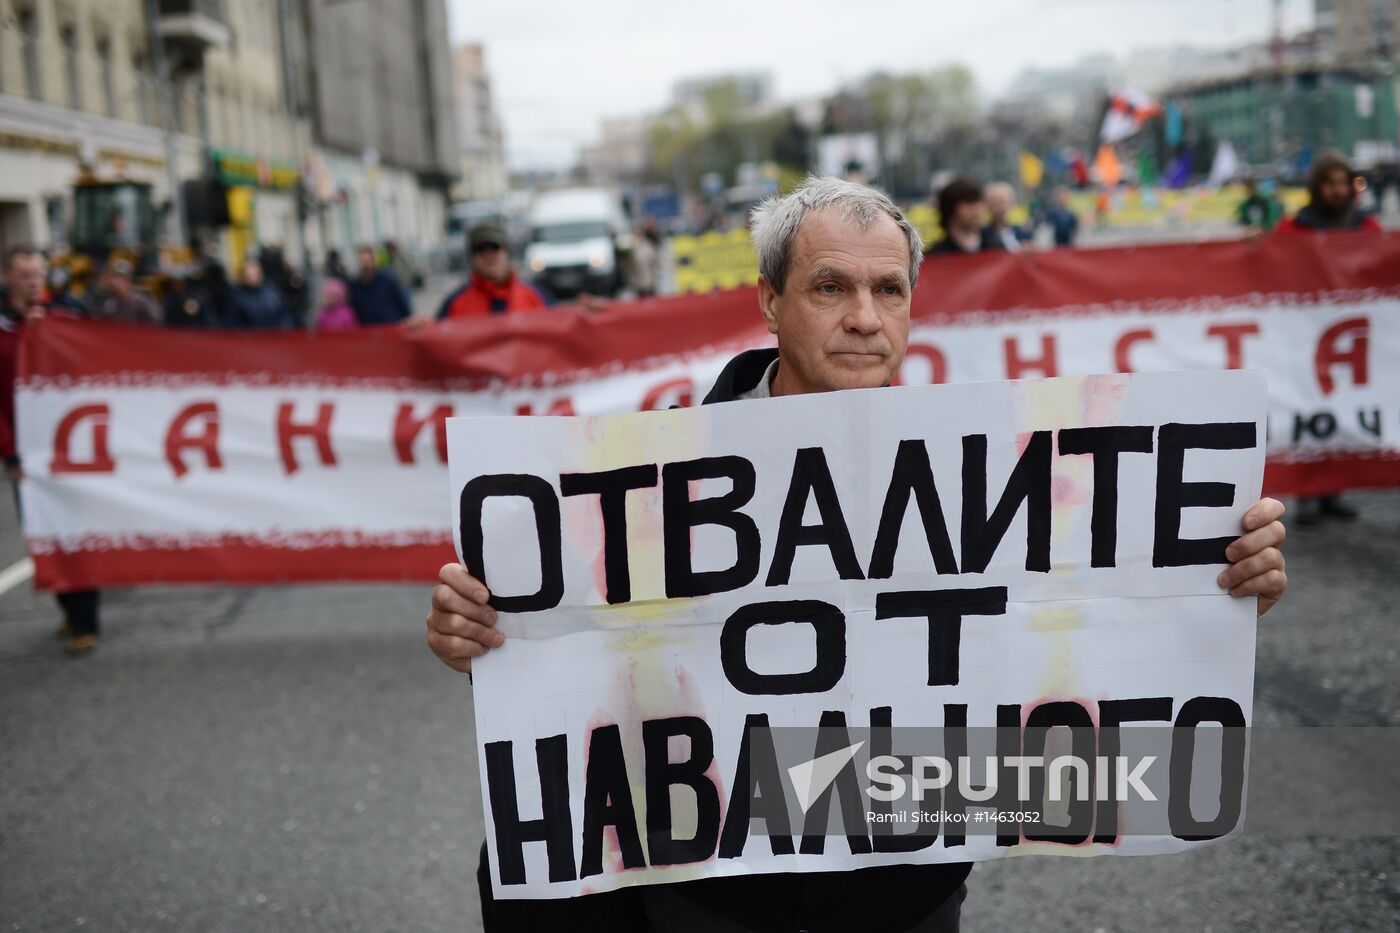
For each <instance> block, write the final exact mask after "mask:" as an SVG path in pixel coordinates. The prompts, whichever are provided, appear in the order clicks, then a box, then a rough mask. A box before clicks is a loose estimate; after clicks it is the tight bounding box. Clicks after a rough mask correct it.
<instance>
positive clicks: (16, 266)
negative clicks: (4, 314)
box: [5, 253, 44, 309]
mask: <svg viewBox="0 0 1400 933" xmlns="http://www.w3.org/2000/svg"><path fill="white" fill-rule="evenodd" d="M5 290H6V291H8V292H9V293H10V300H11V301H13V302H14V304H15V306H16V307H18V308H21V309H23V308H31V307H33V306H35V305H37V304H39V303H40V302H41V301H42V300H43V298H44V260H43V258H42V257H40V256H38V255H35V254H33V253H21V254H19V255H17V256H15V257H14V258H13V259H11V260H10V265H9V268H7V269H6V270H5Z"/></svg>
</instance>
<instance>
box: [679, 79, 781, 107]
mask: <svg viewBox="0 0 1400 933" xmlns="http://www.w3.org/2000/svg"><path fill="white" fill-rule="evenodd" d="M716 92H724V93H732V94H733V95H734V102H735V103H736V104H737V105H738V107H739V109H740V110H743V111H747V112H750V113H761V112H763V111H765V110H767V109H768V108H770V107H772V106H774V95H773V75H772V74H770V73H769V72H766V71H740V72H734V73H732V74H719V75H705V76H702V77H694V78H682V79H681V80H679V81H677V82H676V83H675V84H673V85H672V86H671V101H672V103H673V104H674V105H675V106H677V107H679V108H681V109H682V110H684V111H685V112H687V113H688V114H690V115H691V117H692V118H698V117H700V116H702V115H703V114H704V113H705V109H706V106H707V104H708V101H709V98H710V96H711V95H713V94H715V93H716Z"/></svg>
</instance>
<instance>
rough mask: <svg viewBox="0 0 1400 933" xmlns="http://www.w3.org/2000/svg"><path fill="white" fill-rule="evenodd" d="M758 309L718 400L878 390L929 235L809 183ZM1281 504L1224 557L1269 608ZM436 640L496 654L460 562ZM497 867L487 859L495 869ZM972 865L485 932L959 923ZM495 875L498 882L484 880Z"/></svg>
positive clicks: (778, 241) (1241, 590) (771, 242)
mask: <svg viewBox="0 0 1400 933" xmlns="http://www.w3.org/2000/svg"><path fill="white" fill-rule="evenodd" d="M753 221H754V222H753V238H754V243H755V246H756V247H757V249H758V262H759V272H760V275H761V278H760V280H759V284H758V299H759V308H760V310H761V311H762V313H763V319H764V321H765V322H767V324H768V329H769V331H771V332H772V333H773V335H774V336H776V337H777V339H778V346H777V348H776V349H767V350H749V351H746V352H744V353H741V354H739V356H737V357H735V358H734V359H733V360H731V361H730V362H729V364H728V365H727V366H726V367H725V368H724V371H723V372H722V373H721V374H720V377H719V379H718V381H717V382H716V383H715V387H714V389H713V390H712V391H711V392H710V394H709V395H708V396H707V397H706V398H705V404H711V403H714V402H732V401H738V400H742V399H752V398H766V397H769V396H779V395H796V394H799V393H807V392H832V391H838V390H842V389H874V388H879V387H881V386H886V385H889V384H890V382H891V381H892V380H893V379H894V377H895V374H896V373H898V372H899V367H900V363H901V362H903V360H904V351H905V348H906V346H907V345H908V342H909V308H910V301H911V296H912V294H913V291H914V285H915V283H916V282H917V281H918V277H919V262H920V259H921V257H922V254H923V244H922V243H921V242H920V240H919V235H918V233H917V232H915V230H914V229H913V228H912V227H911V226H910V225H909V222H908V220H906V219H905V218H904V215H903V214H901V213H900V211H899V209H898V208H897V207H895V205H894V204H893V202H891V201H890V200H889V198H887V197H885V196H884V195H883V194H880V193H879V192H877V191H874V190H873V189H870V188H866V187H863V186H861V185H855V184H851V183H849V182H844V181H838V180H836V179H833V178H811V179H808V180H807V182H806V183H805V184H803V185H802V186H801V187H800V188H798V189H797V190H795V191H793V192H792V193H791V194H788V195H786V196H784V197H780V198H774V199H771V200H769V201H766V202H764V203H763V204H762V205H760V206H759V207H758V209H757V210H755V211H754V218H753ZM1282 516H1283V506H1282V505H1281V504H1280V503H1279V502H1277V501H1275V500H1273V499H1264V500H1262V501H1261V502H1259V503H1257V504H1256V505H1255V506H1254V507H1253V508H1251V509H1250V510H1249V511H1248V512H1247V513H1246V515H1245V517H1244V526H1245V529H1246V530H1247V532H1248V533H1247V534H1245V535H1244V536H1243V537H1241V538H1239V539H1238V540H1236V541H1235V542H1234V543H1233V544H1232V545H1231V546H1230V548H1229V549H1228V550H1227V554H1228V555H1229V557H1230V559H1231V560H1232V561H1233V564H1232V566H1231V567H1230V569H1229V570H1227V571H1225V572H1224V573H1223V574H1221V577H1220V585H1221V586H1222V587H1225V588H1228V589H1229V591H1230V593H1231V594H1233V595H1235V596H1255V597H1257V599H1258V608H1259V612H1261V613H1262V612H1264V611H1266V610H1267V609H1269V608H1270V607H1271V606H1273V604H1274V603H1276V602H1277V601H1278V600H1279V598H1280V597H1281V596H1282V595H1283V590H1284V587H1285V586H1286V585H1287V580H1286V578H1285V577H1284V573H1283V556H1282V554H1281V553H1280V552H1279V550H1278V545H1279V544H1281V543H1282V542H1283V535H1284V532H1283V525H1282V524H1281V523H1280V521H1279V519H1280V518H1282ZM439 579H440V580H441V581H442V582H441V584H440V585H439V586H437V587H436V588H435V589H434V590H433V594H432V610H431V611H430V612H429V614H428V645H429V647H430V648H432V650H433V653H435V654H436V655H437V656H438V657H439V658H441V659H442V660H443V662H445V663H446V664H447V665H448V666H450V667H452V668H453V669H455V670H459V671H470V670H471V662H472V659H473V658H477V657H480V656H481V655H483V654H485V653H486V652H487V651H488V650H490V649H491V648H496V647H499V646H500V645H501V644H502V642H503V641H504V638H503V636H502V635H501V633H500V632H498V631H497V630H496V628H495V622H496V614H495V610H494V609H492V608H491V607H490V606H489V605H488V604H487V599H488V593H487V589H486V586H485V584H483V583H481V582H480V581H478V580H476V579H474V578H473V577H471V576H470V575H469V574H468V573H467V571H466V569H465V568H463V567H462V566H461V565H460V564H448V565H447V566H445V567H443V568H442V571H441V573H440V575H439ZM483 868H484V864H483ZM969 869H970V866H968V865H966V864H951V865H895V866H885V867H878V868H866V869H862V870H860V871H851V872H812V873H792V874H769V875H753V876H739V877H731V878H709V879H704V880H698V881H689V882H684V883H677V884H665V885H652V886H649V887H641V888H631V889H625V890H622V891H617V892H612V893H608V894H599V895H591V896H589V897H583V898H578V899H576V900H573V901H562V902H560V901H552V902H551V901H510V902H492V901H491V898H490V885H489V883H484V884H483V891H482V899H483V914H484V915H485V918H486V921H487V929H488V930H495V929H552V928H559V929H564V928H570V929H609V930H638V931H641V930H647V931H692V930H693V931H702V930H703V931H707V933H725V931H732V933H745V931H770V930H771V931H778V930H783V931H795V930H808V931H812V933H816V931H823V930H830V931H845V930H867V931H889V933H894V931H919V933H935V931H937V933H945V931H956V930H957V929H958V924H959V914H960V911H961V905H962V899H963V897H964V896H965V893H966V888H964V886H963V881H964V880H965V879H966V877H967V874H968V871H969ZM482 877H483V879H484V878H485V877H486V876H485V875H484V874H483V875H482Z"/></svg>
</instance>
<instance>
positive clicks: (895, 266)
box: [788, 207, 909, 284]
mask: <svg viewBox="0 0 1400 933" xmlns="http://www.w3.org/2000/svg"><path fill="white" fill-rule="evenodd" d="M885 238H887V239H888V243H883V244H882V243H880V242H879V240H881V239H885ZM885 247H888V248H889V249H888V255H881V253H882V252H883V251H884V250H885ZM868 266H876V267H883V266H888V267H889V268H888V269H886V268H878V269H877V270H876V271H877V273H878V275H879V277H880V278H881V279H884V278H887V277H888V276H889V275H891V274H895V273H897V274H898V275H899V278H900V280H901V281H903V282H904V283H906V284H907V283H908V281H909V274H908V266H909V241H908V240H907V239H906V238H905V237H904V234H903V232H902V231H901V230H900V229H899V224H897V223H895V221H894V219H893V218H890V217H886V216H881V217H877V218H876V219H875V220H874V221H872V222H871V223H870V224H868V225H866V226H861V225H860V223H859V222H858V221H857V220H856V218H854V217H850V216H848V215H846V213H845V212H843V211H841V210H840V209H838V208H834V207H828V208H825V209H824V210H821V211H816V212H814V213H812V214H811V215H809V216H808V217H807V218H806V219H805V220H803V222H802V225H801V226H800V227H798V228H797V235H796V236H795V237H794V238H793V251H792V258H791V260H790V266H789V270H788V272H789V275H792V274H796V275H798V276H800V277H802V278H814V279H819V278H827V277H832V278H835V277H845V278H851V277H853V276H856V275H859V276H860V277H862V278H864V277H865V269H866V267H868ZM803 267H806V268H805V269H804V268H803Z"/></svg>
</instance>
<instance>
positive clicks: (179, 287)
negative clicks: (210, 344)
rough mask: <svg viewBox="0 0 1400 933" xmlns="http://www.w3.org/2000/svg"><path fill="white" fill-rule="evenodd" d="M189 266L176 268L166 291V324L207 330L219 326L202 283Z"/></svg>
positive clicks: (167, 325)
mask: <svg viewBox="0 0 1400 933" xmlns="http://www.w3.org/2000/svg"><path fill="white" fill-rule="evenodd" d="M190 273H191V270H190V269H187V268H179V269H176V270H175V272H174V273H173V274H172V275H171V277H170V282H169V284H168V285H167V287H166V291H165V300H164V305H165V326H166V327H189V328H198V329H201V330H207V329H209V328H213V327H217V326H218V320H217V319H216V318H215V317H214V310H213V308H212V307H210V304H209V298H208V296H207V295H206V294H205V292H204V288H203V285H202V283H200V282H199V281H198V280H197V279H195V278H194V277H193V276H192V275H191V274H190Z"/></svg>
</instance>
